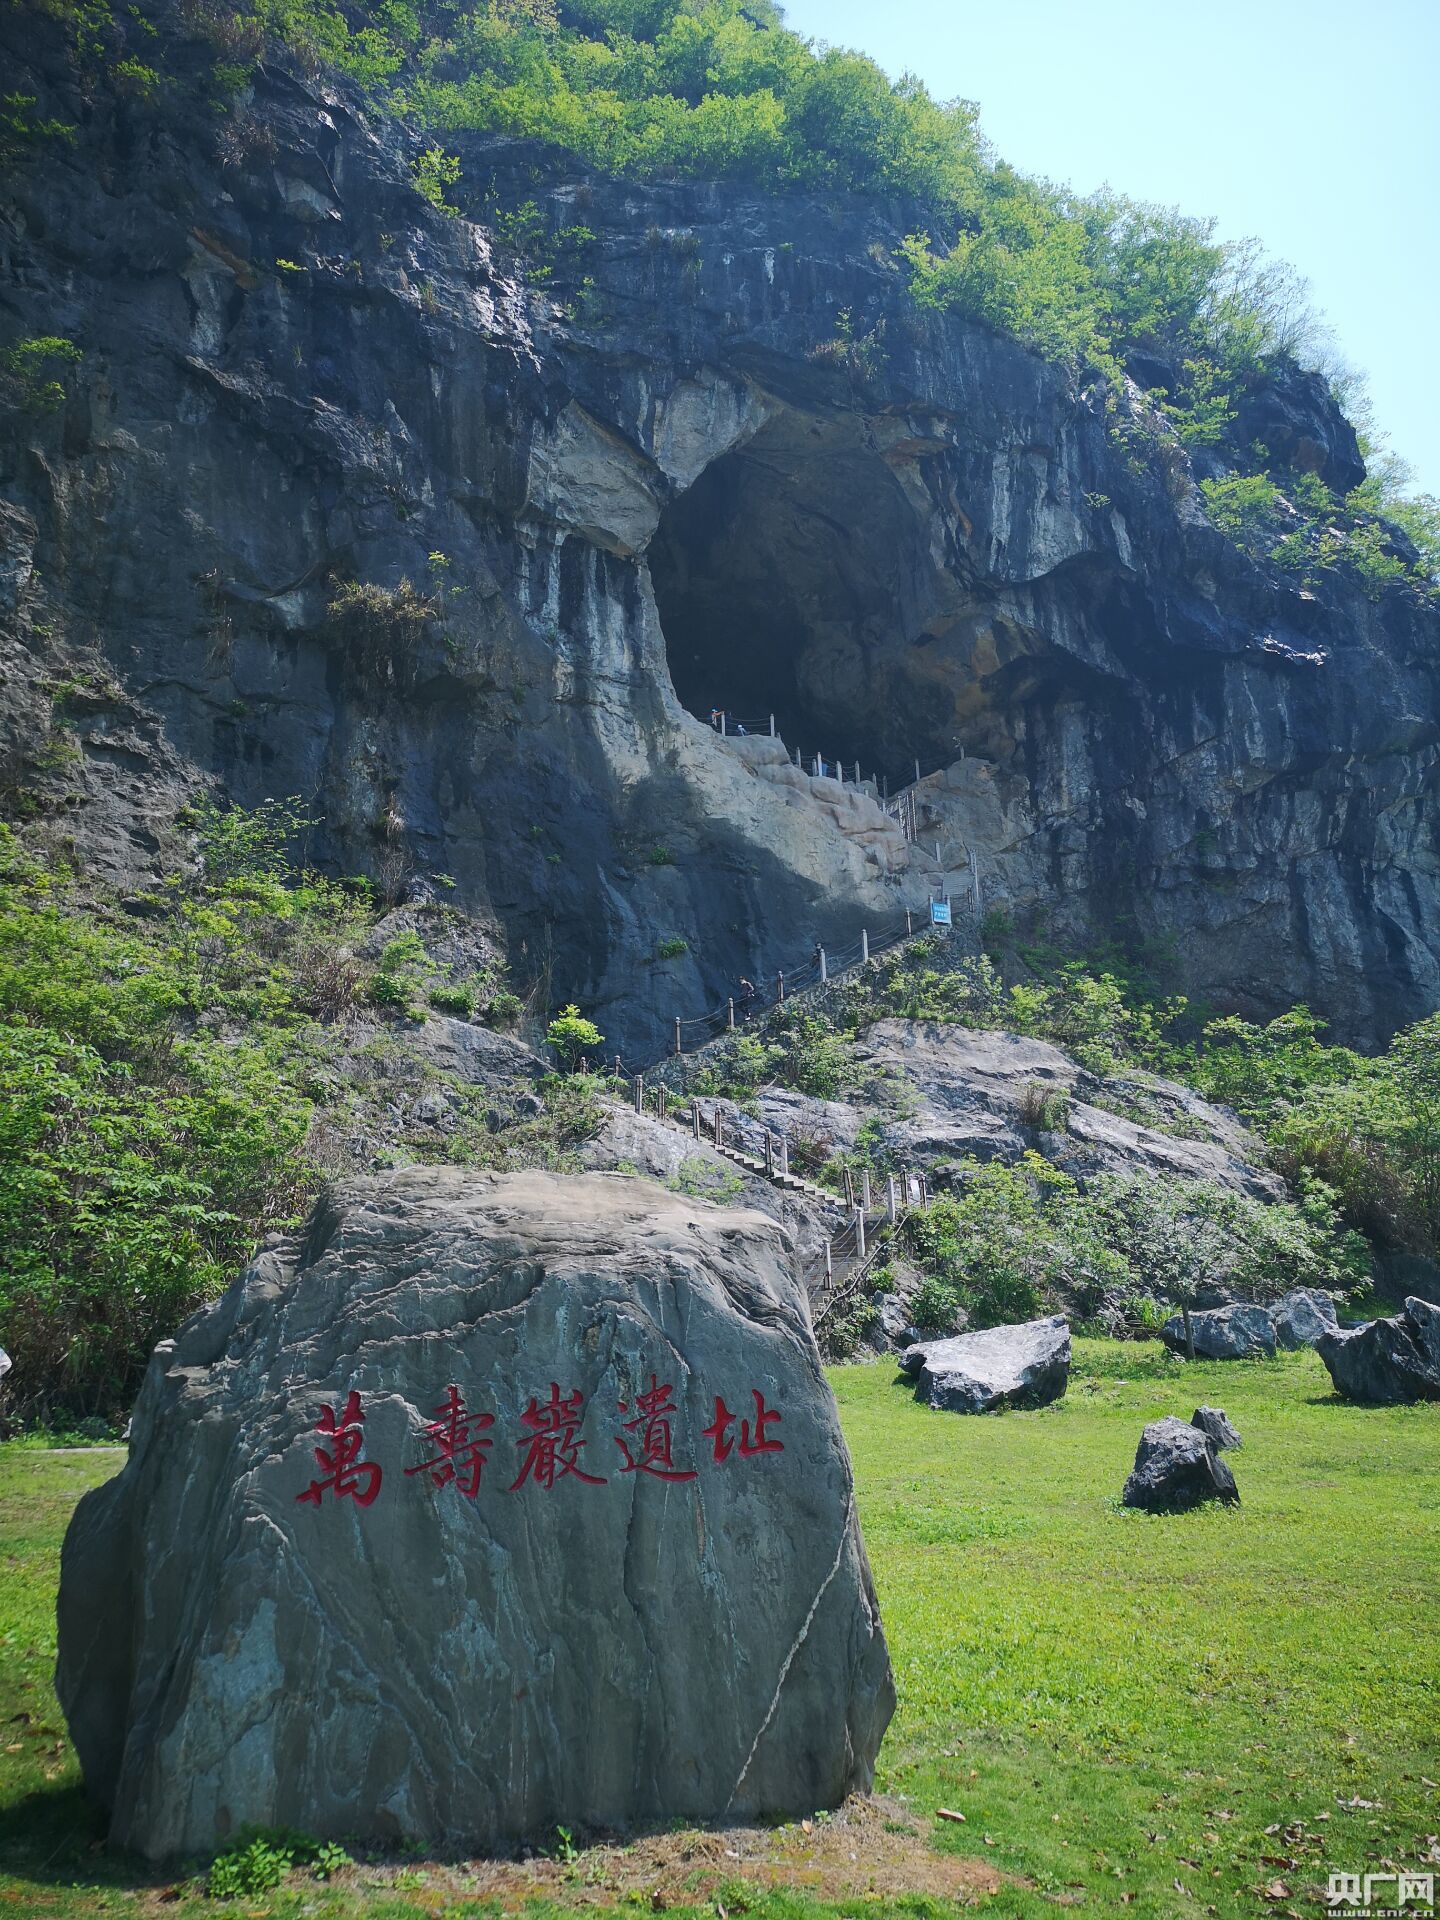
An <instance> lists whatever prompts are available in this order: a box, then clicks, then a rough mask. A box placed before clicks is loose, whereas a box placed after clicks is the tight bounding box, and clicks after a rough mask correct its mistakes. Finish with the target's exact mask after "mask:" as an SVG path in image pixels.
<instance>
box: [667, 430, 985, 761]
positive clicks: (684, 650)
mask: <svg viewBox="0 0 1440 1920" xmlns="http://www.w3.org/2000/svg"><path fill="white" fill-rule="evenodd" d="M927 542H928V532H927V524H926V518H925V515H924V514H923V513H921V512H919V511H917V507H916V503H915V502H914V501H913V500H912V499H911V498H910V497H909V496H908V495H907V493H906V491H905V488H904V486H903V485H902V484H901V481H900V479H899V477H898V475H897V470H896V467H895V465H893V464H892V463H891V462H890V461H888V460H887V459H886V458H885V457H883V455H882V454H881V452H880V451H879V450H878V449H877V447H876V446H875V445H874V444H873V442H872V440H871V438H870V437H869V435H868V429H867V428H866V424H865V422H864V421H863V420H862V419H861V418H860V417H859V416H857V415H855V414H849V413H841V414H838V415H834V414H828V413H826V414H811V413H798V412H792V411H789V410H788V409H782V410H781V411H780V412H778V413H777V414H776V415H775V416H774V417H772V419H771V420H769V421H768V422H767V423H766V425H765V426H764V427H762V428H761V430H760V431H759V432H758V433H757V434H756V435H755V436H754V438H753V439H751V440H749V441H747V442H745V443H744V444H743V445H742V446H740V447H737V448H735V449H734V450H733V451H731V452H730V453H727V454H725V455H723V456H722V457H721V458H720V459H719V460H716V461H715V462H714V463H713V464H712V465H711V466H709V467H708V468H706V470H705V471H704V472H703V473H702V474H701V475H700V477H699V478H698V479H697V480H696V481H695V483H694V484H693V485H692V486H691V487H690V488H689V489H688V490H687V491H686V492H684V493H682V494H680V495H679V496H678V497H677V498H676V499H675V500H673V501H672V502H671V503H670V504H669V506H667V507H666V509H665V511H664V512H663V513H662V515H661V517H660V523H659V526H658V527H657V529H656V532H655V535H654V538H653V539H652V541H651V543H650V547H649V552H648V556H647V557H648V560H649V566H650V576H651V580H652V582H653V584H654V589H655V600H656V605H657V607H658V609H659V613H660V624H661V627H662V629H663V631H664V634H665V646H666V654H667V657H668V660H669V665H670V674H671V678H672V680H673V682H674V686H675V691H676V693H677V695H678V696H679V698H680V701H681V703H682V705H684V706H686V707H688V708H689V710H690V712H691V713H693V714H695V715H696V716H697V718H699V719H702V720H706V719H708V718H709V717H710V714H711V712H712V710H713V709H717V708H718V709H723V710H725V711H726V712H727V713H728V714H731V715H733V716H735V717H736V718H737V719H738V720H741V721H743V722H744V725H745V728H746V730H747V731H748V732H750V733H756V732H767V733H768V731H769V729H770V724H771V719H772V716H773V720H774V725H775V730H776V732H777V733H778V734H779V735H780V736H781V737H782V738H783V739H784V740H785V741H786V742H787V743H788V744H789V746H790V747H791V749H792V758H793V755H794V752H795V751H796V750H798V751H799V753H800V756H801V758H800V761H799V762H798V764H801V765H803V766H804V767H805V769H806V770H807V771H811V770H813V767H814V762H815V756H816V754H820V755H822V756H823V758H824V759H825V761H826V762H828V763H830V765H831V767H832V768H833V766H834V764H835V763H836V762H840V763H842V764H843V766H844V768H845V770H846V777H847V779H850V778H853V774H854V768H855V764H856V762H857V761H858V762H859V764H860V766H861V769H862V771H863V772H865V773H867V774H871V775H873V776H874V777H875V778H876V780H877V783H879V784H880V785H881V786H888V787H890V788H896V787H900V786H903V785H905V784H907V783H908V782H909V781H911V780H913V779H914V778H915V769H916V763H917V761H919V762H920V763H921V764H922V765H924V766H925V767H934V766H937V765H941V764H947V763H948V762H949V761H951V760H953V759H954V758H955V757H956V749H957V744H958V743H957V741H956V740H955V737H954V726H953V710H948V711H947V706H946V702H945V701H943V700H938V699H937V698H936V691H937V690H936V687H935V685H934V682H933V679H932V678H931V676H930V674H929V672H928V670H927V669H928V664H929V663H928V660H927V659H926V657H925V655H924V651H923V650H924V647H925V645H926V642H927V640H928V639H929V638H932V637H933V634H932V633H930V632H929V631H927V622H928V621H932V620H935V619H943V617H944V612H945V609H944V607H943V606H942V605H941V604H940V601H941V599H942V598H943V595H944V594H945V592H946V591H947V588H948V582H947V579H946V576H945V574H944V571H943V569H937V568H936V566H935V563H934V558H933V556H932V555H931V553H930V552H929V550H928V545H927ZM732 731H733V727H732Z"/></svg>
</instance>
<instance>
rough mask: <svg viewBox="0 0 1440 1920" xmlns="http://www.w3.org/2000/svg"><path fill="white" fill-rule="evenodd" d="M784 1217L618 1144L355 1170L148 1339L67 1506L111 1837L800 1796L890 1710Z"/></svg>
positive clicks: (78, 1631)
mask: <svg viewBox="0 0 1440 1920" xmlns="http://www.w3.org/2000/svg"><path fill="white" fill-rule="evenodd" d="M787 1247H788V1243H787V1240H786V1236H785V1232H784V1230H783V1229H782V1228H780V1227H778V1226H777V1225H776V1224H775V1223H774V1222H772V1221H769V1220H766V1219H764V1218H763V1217H761V1216H760V1215H758V1214H754V1213H748V1212H726V1211H721V1210H718V1209H714V1208H709V1207H701V1206H697V1205H694V1204H692V1203H690V1202H688V1201H686V1200H683V1199H681V1198H679V1197H677V1196H675V1195H673V1194H669V1193H666V1192H664V1191H662V1190H661V1189H659V1188H656V1187H652V1186H649V1185H646V1184H644V1183H641V1182H639V1181H635V1180H630V1179H624V1178H621V1177H618V1176H612V1175H599V1174H593V1175H584V1176H580V1177H573V1178H566V1177H562V1176H559V1175H553V1174H541V1173H524V1174H511V1175H496V1174H479V1173H469V1172H463V1171H460V1170H457V1169H451V1168H443V1169H441V1168H423V1169H409V1170H406V1171H404V1172H400V1173H396V1174H392V1175H389V1176H385V1177H383V1178H379V1179H372V1180H368V1181H363V1182H356V1183H354V1184H352V1185H349V1186H346V1187H343V1188H341V1189H340V1190H339V1191H338V1193H337V1194H336V1195H335V1196H334V1197H333V1198H332V1199H331V1200H329V1201H327V1202H326V1203H325V1204H324V1205H323V1206H322V1208H321V1209H320V1210H319V1211H318V1212H317V1215H316V1217H315V1218H314V1220H313V1221H312V1222H311V1224H310V1227H309V1230H308V1232H307V1234H306V1235H305V1236H304V1237H303V1238H302V1239H299V1240H296V1241H293V1242H287V1243H284V1244H282V1245H280V1246H278V1247H276V1248H274V1249H273V1250H271V1251H268V1252H266V1253H264V1254H262V1256H261V1257H260V1258H259V1259H257V1260H256V1262H255V1264H254V1265H253V1266H252V1267H251V1268H250V1270H249V1271H248V1272H247V1273H245V1274H244V1275H242V1276H241V1277H240V1278H239V1279H238V1280H237V1281H236V1282H235V1283H234V1284H233V1285H232V1286H231V1287H230V1288H229V1290H228V1291H227V1293H226V1294H225V1295H224V1297H223V1298H222V1299H221V1300H220V1301H219V1302H218V1303H217V1304H216V1305H215V1306H214V1307H212V1308H210V1309H209V1310H207V1311H205V1312H203V1313H201V1314H199V1315H197V1316H196V1318H195V1319H193V1320H192V1321H190V1323H189V1324H188V1325H187V1326H186V1327H185V1328H184V1329H183V1330H182V1331H181V1333H180V1334H179V1336H178V1337H177V1338H176V1339H175V1340H173V1341H166V1342H164V1343H162V1345H161V1346H160V1347H158V1348H157V1349H156V1352H155V1355H154V1357H153V1359H152V1361H151V1364H150V1371H149V1373H148V1375H147V1377H146V1381H145V1385H144V1388H143V1391H142V1393H141V1396H140V1400H139V1403H138V1405H137V1407H136V1412H135V1420H134V1426H133V1432H132V1441H131V1451H130V1459H129V1463H128V1465H127V1466H126V1468H125V1470H124V1472H123V1473H122V1474H121V1475H120V1476H119V1477H118V1478H117V1479H116V1480H113V1481H111V1482H110V1483H109V1484H108V1485H107V1486H105V1487H102V1488H100V1489H99V1490H98V1491H96V1492H94V1493H92V1494H90V1495H88V1496H87V1498H86V1499H85V1500H83V1501H82V1502H81V1504H80V1506H79V1508H78V1509H77V1511H76V1514H75V1518H74V1520H73V1522H72V1524H71V1527H70V1531H69V1533H68V1535H67V1537H66V1541H65V1550H64V1558H63V1565H62V1577H61V1593H60V1609H59V1613H60V1660H59V1667H58V1673H57V1684H58V1687H59V1691H60V1697H61V1700H62V1702H63V1704H64V1707H65V1711H66V1714H67V1716H68V1718H69V1721H70V1727H71V1732H72V1734H73V1736H74V1740H75V1745H76V1748H77V1750H78V1752H79V1755H80V1759H81V1763H82V1765H83V1767H84V1770H85V1776H86V1781H87V1784H88V1785H89V1787H90V1788H91V1790H92V1792H94V1793H95V1794H96V1795H98V1796H99V1798H100V1799H101V1800H103V1801H104V1802H105V1803H106V1804H107V1805H108V1807H109V1808H110V1810H111V1819H110V1834H111V1838H112V1839H113V1840H114V1841H115V1842H117V1843H119V1844H121V1845H124V1846H128V1847H134V1848H138V1849H140V1850H141V1851H143V1852H144V1853H146V1854H148V1855H150V1856H151V1857H160V1856H163V1855H166V1854H170V1853H174V1852H189V1851H195V1852H200V1851H204V1850H206V1849H213V1848H215V1847H216V1846H217V1845H219V1844H221V1843H223V1842H224V1840H225V1839H226V1838H227V1836H229V1835H231V1834H234V1833H236V1832H238V1831H239V1830H240V1829H241V1828H243V1827H245V1826H247V1825H263V1826H293V1827H300V1828H304V1829H307V1830H308V1831H310V1832H312V1833H315V1834H319V1835H323V1836H336V1837H339V1836H344V1835H347V1834H351V1835H356V1836H361V1837H368V1838H372V1839H373V1838H384V1837H387V1836H389V1837H398V1836H404V1835H416V1836H424V1837H426V1838H430V1839H442V1838H443V1839H449V1840H452V1841H454V1840H463V1841H465V1842H466V1843H468V1844H470V1845H472V1846H475V1847H486V1846H503V1845H506V1844H508V1843H512V1842H515V1841H518V1840H521V1839H523V1838H525V1837H527V1836H541V1835H543V1836H547V1837H548V1836H550V1835H552V1834H553V1832H554V1829H555V1828H556V1827H557V1826H561V1825H565V1826H572V1827H575V1826H586V1825H588V1826H595V1827H606V1828H617V1827H625V1826H628V1825H630V1824H632V1823H636V1822H649V1821H664V1820H669V1819H671V1818H674V1817H679V1818H682V1819H685V1820H705V1819H710V1818H716V1817H719V1816H722V1815H733V1816H735V1817H737V1818H746V1819H753V1818H757V1817H762V1816H765V1815H779V1814H796V1813H802V1812H808V1811H812V1810H813V1809H814V1808H816V1807H819V1806H825V1805H828V1804H832V1803H834V1802H837V1801H839V1800H840V1799H841V1798H842V1797H843V1796H844V1795H845V1793H846V1792H847V1791H849V1790H851V1789H852V1788H862V1789H863V1788H865V1787H868V1785H869V1783H870V1780H871V1775H872V1769H873V1763H874V1759H875V1754H876V1750H877V1749H878V1747H879V1744H880V1739H881V1735H882V1734H883V1733H884V1730H885V1727H886V1724H887V1722H888V1721H889V1718H890V1714H891V1712H892V1710H893V1706H894V1691H893V1687H892V1683H891V1676H890V1666H889V1660H888V1656H887V1654H886V1649H885V1641H884V1637H883V1634H882V1632H881V1627H880V1619H879V1614H878V1611H877V1608H876V1603H875V1596H874V1592H873V1589H872V1586H871V1581H870V1573H869V1568H868V1565H867V1563H866V1559H865V1553H864V1548H863V1546H862V1544H861V1540H860V1532H859V1527H858V1524H857V1521H856V1517H855V1505H854V1496H853V1489H852V1484H851V1473H850V1463H849V1459H848V1456H847V1454H846V1451H845V1445H844V1441H843V1440H842V1438H841V1435H840V1429H839V1425H838V1422H837V1419H836V1413H835V1407H834V1403H833V1401H832V1399H831V1396H830V1392H829V1389H828V1388H827V1386H826V1384H825V1380H824V1377H823V1374H822V1372H821V1368H820V1361H819V1356H818V1354H817V1352H816V1347H815V1342H814V1338H813V1336H812V1333H811V1330H810V1323H809V1316H808V1311H807V1308H806V1304H805V1299H804V1295H803V1293H802V1292H801V1291H800V1289H799V1287H798V1285H797V1283H796V1281H795V1280H794V1279H793V1278H792V1276H791V1272H790V1265H789V1262H788V1259H787Z"/></svg>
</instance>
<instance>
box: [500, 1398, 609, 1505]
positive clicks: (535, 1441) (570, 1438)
mask: <svg viewBox="0 0 1440 1920" xmlns="http://www.w3.org/2000/svg"><path fill="white" fill-rule="evenodd" d="M584 1410H585V1396H584V1394H583V1393H581V1391H580V1389H579V1388H578V1387H577V1388H576V1389H575V1391H574V1392H573V1393H570V1394H565V1395H563V1396H562V1394H561V1392H560V1386H559V1383H558V1381H555V1380H552V1381H551V1382H550V1398H549V1399H548V1400H546V1401H544V1402H542V1401H540V1400H539V1399H538V1398H532V1400H531V1402H530V1404H529V1406H528V1407H527V1408H526V1409H525V1411H524V1413H522V1414H521V1416H520V1424H521V1426H522V1427H528V1428H529V1429H530V1432H529V1437H528V1438H527V1439H524V1440H517V1441H516V1442H515V1444H516V1446H517V1447H523V1448H524V1449H525V1458H524V1459H523V1460H522V1461H521V1463H520V1471H519V1473H518V1474H517V1475H516V1476H515V1479H514V1480H513V1481H512V1483H511V1486H510V1491H511V1493H514V1492H515V1490H516V1489H517V1488H518V1487H523V1486H524V1484H525V1482H526V1480H528V1479H533V1480H534V1482H535V1484H536V1486H538V1487H543V1488H544V1489H545V1491H546V1492H547V1493H548V1492H549V1491H550V1489H551V1487H553V1486H554V1484H555V1482H556V1481H557V1480H563V1479H564V1478H565V1476H566V1475H567V1474H571V1475H573V1476H574V1478H575V1479H577V1480H583V1481H584V1482H585V1484H586V1486H589V1487H603V1486H604V1485H605V1479H604V1476H603V1475H602V1474H598V1473H585V1472H583V1471H582V1469H581V1467H580V1449H581V1448H582V1447H583V1446H584V1445H585V1442H584V1441H583V1440H581V1439H580V1438H578V1435H579V1431H580V1422H581V1419H582V1418H583V1416H584Z"/></svg>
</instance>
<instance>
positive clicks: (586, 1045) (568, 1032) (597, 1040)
mask: <svg viewBox="0 0 1440 1920" xmlns="http://www.w3.org/2000/svg"><path fill="white" fill-rule="evenodd" d="M545 1044H546V1045H547V1046H548V1047H553V1049H554V1050H555V1052H556V1053H557V1054H559V1056H560V1059H561V1062H562V1064H563V1065H565V1066H567V1067H569V1068H571V1069H572V1070H573V1069H574V1068H575V1067H576V1066H578V1065H579V1063H580V1060H581V1059H582V1058H583V1057H584V1056H586V1055H588V1054H595V1053H598V1052H599V1051H600V1049H601V1047H603V1046H604V1044H605V1036H604V1034H603V1033H601V1031H600V1029H599V1028H598V1027H597V1026H596V1025H595V1023H594V1021H593V1020H587V1019H585V1018H584V1016H583V1015H582V1014H581V1012H580V1009H579V1007H577V1006H574V1005H571V1006H568V1007H562V1008H561V1009H560V1011H559V1013H558V1014H557V1015H556V1017H555V1018H554V1019H553V1020H552V1021H551V1022H550V1024H549V1026H548V1027H547V1028H546V1029H545Z"/></svg>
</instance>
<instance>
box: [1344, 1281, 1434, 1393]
mask: <svg viewBox="0 0 1440 1920" xmlns="http://www.w3.org/2000/svg"><path fill="white" fill-rule="evenodd" d="M1315 1350H1316V1352H1317V1353H1318V1354H1319V1355H1320V1358H1321V1359H1322V1360H1323V1361H1324V1362H1325V1365H1326V1366H1327V1367H1328V1368H1329V1370H1330V1378H1331V1379H1332V1380H1333V1381H1334V1383H1335V1387H1336V1391H1337V1392H1339V1393H1342V1394H1344V1396H1345V1398H1346V1399H1347V1400H1362V1401H1364V1402H1365V1403H1366V1404H1367V1405H1369V1406H1376V1407H1389V1406H1396V1405H1399V1404H1401V1403H1402V1402H1405V1401H1411V1400H1440V1307H1437V1306H1434V1305H1432V1304H1431V1303H1430V1301H1428V1300H1420V1299H1417V1298H1414V1297H1412V1298H1411V1299H1409V1300H1407V1301H1406V1302H1405V1308H1404V1311H1403V1312H1401V1313H1397V1314H1396V1315H1395V1316H1394V1317H1393V1318H1392V1319H1388V1320H1372V1321H1371V1322H1370V1324H1369V1326H1368V1327H1360V1328H1357V1329H1356V1330H1355V1331H1353V1332H1346V1331H1341V1330H1338V1329H1337V1330H1336V1331H1335V1332H1333V1333H1324V1334H1322V1335H1321V1336H1320V1338H1319V1339H1318V1340H1317V1341H1316V1342H1315Z"/></svg>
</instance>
